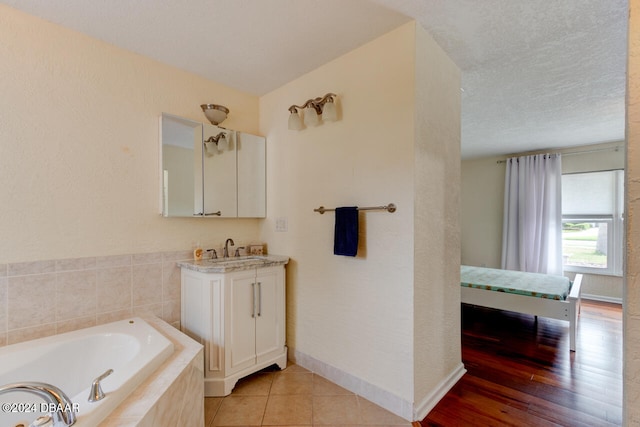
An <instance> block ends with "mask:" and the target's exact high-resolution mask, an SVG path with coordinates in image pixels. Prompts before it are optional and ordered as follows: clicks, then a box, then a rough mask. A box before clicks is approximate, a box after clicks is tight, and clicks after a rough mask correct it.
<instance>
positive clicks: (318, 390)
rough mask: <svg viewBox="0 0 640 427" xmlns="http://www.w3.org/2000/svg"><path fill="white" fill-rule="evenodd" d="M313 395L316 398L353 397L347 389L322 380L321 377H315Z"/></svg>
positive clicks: (324, 379)
mask: <svg viewBox="0 0 640 427" xmlns="http://www.w3.org/2000/svg"><path fill="white" fill-rule="evenodd" d="M313 394H314V395H315V396H340V395H353V394H354V393H352V392H350V391H349V390H347V389H346V388H342V387H340V386H339V385H337V384H335V383H332V382H331V381H329V380H327V379H326V378H322V377H321V376H319V375H316V374H314V375H313Z"/></svg>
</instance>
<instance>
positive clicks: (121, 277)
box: [0, 251, 192, 346]
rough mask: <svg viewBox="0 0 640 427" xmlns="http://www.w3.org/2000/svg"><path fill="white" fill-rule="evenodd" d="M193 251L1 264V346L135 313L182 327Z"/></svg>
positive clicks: (135, 314)
mask: <svg viewBox="0 0 640 427" xmlns="http://www.w3.org/2000/svg"><path fill="white" fill-rule="evenodd" d="M191 257H192V253H191V251H178V252H159V253H147V254H130V255H116V256H106V257H87V258H76V259H60V260H47V261H35V262H24V263H14V264H0V346H4V345H7V344H14V343H18V342H21V341H26V340H30V339H35V338H41V337H44V336H48V335H55V334H59V333H63V332H68V331H72V330H76V329H80V328H86V327H89V326H95V325H98V324H101V323H108V322H112V321H115V320H120V319H124V318H127V317H131V316H139V315H149V314H150V315H154V316H157V317H160V318H161V319H163V320H164V321H166V322H167V323H170V324H171V325H173V326H175V327H176V328H179V327H180V268H179V267H178V266H177V265H176V262H177V261H182V260H186V259H190V258H191Z"/></svg>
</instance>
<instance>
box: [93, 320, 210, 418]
mask: <svg viewBox="0 0 640 427" xmlns="http://www.w3.org/2000/svg"><path fill="white" fill-rule="evenodd" d="M144 320H146V321H147V322H149V324H150V325H151V326H153V327H154V328H156V329H157V330H158V331H159V332H160V333H162V334H163V335H164V336H165V337H167V338H168V339H169V340H171V342H173V346H174V353H173V354H172V355H171V356H170V357H169V359H167V360H166V361H165V362H164V363H163V364H162V365H161V366H160V368H158V369H157V370H156V371H155V372H154V373H153V374H151V375H150V376H149V377H148V378H147V379H146V380H145V381H144V382H143V383H142V384H141V385H140V386H138V388H137V389H136V390H134V391H133V393H131V395H129V397H127V399H126V400H125V402H123V403H122V404H121V405H120V406H118V407H117V408H116V409H115V411H113V412H112V413H111V414H110V415H109V416H108V417H107V418H106V419H105V420H104V421H103V422H102V423H100V425H99V427H116V426H117V427H185V426H202V425H204V370H203V367H204V351H203V347H202V345H201V344H199V343H197V342H196V341H194V340H192V339H191V338H189V337H187V336H186V335H184V334H183V333H181V332H179V331H178V330H176V329H175V328H174V327H172V326H170V325H169V324H168V323H166V322H163V321H162V320H160V319H158V318H152V317H147V318H145V319H144Z"/></svg>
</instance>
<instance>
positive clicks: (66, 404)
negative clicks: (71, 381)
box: [0, 382, 77, 427]
mask: <svg viewBox="0 0 640 427" xmlns="http://www.w3.org/2000/svg"><path fill="white" fill-rule="evenodd" d="M12 391H24V392H27V393H31V394H35V395H36V396H40V397H41V398H43V399H44V401H45V402H47V404H48V405H51V406H53V408H54V409H55V410H53V411H51V412H50V417H51V419H52V420H53V426H54V427H68V426H71V425H73V424H74V423H75V422H76V414H75V412H74V409H75V408H77V405H74V404H73V403H72V402H71V399H69V396H67V395H66V394H65V393H64V392H63V391H62V390H60V389H59V388H58V387H56V386H53V385H51V384H46V383H40V382H24V383H12V384H6V385H3V386H2V387H0V395H2V394H5V393H10V392H12Z"/></svg>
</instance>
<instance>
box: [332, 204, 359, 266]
mask: <svg viewBox="0 0 640 427" xmlns="http://www.w3.org/2000/svg"><path fill="white" fill-rule="evenodd" d="M357 252H358V207H357V206H349V207H343V208H336V227H335V232H334V235H333V253H334V254H335V255H345V256H356V253H357Z"/></svg>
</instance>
